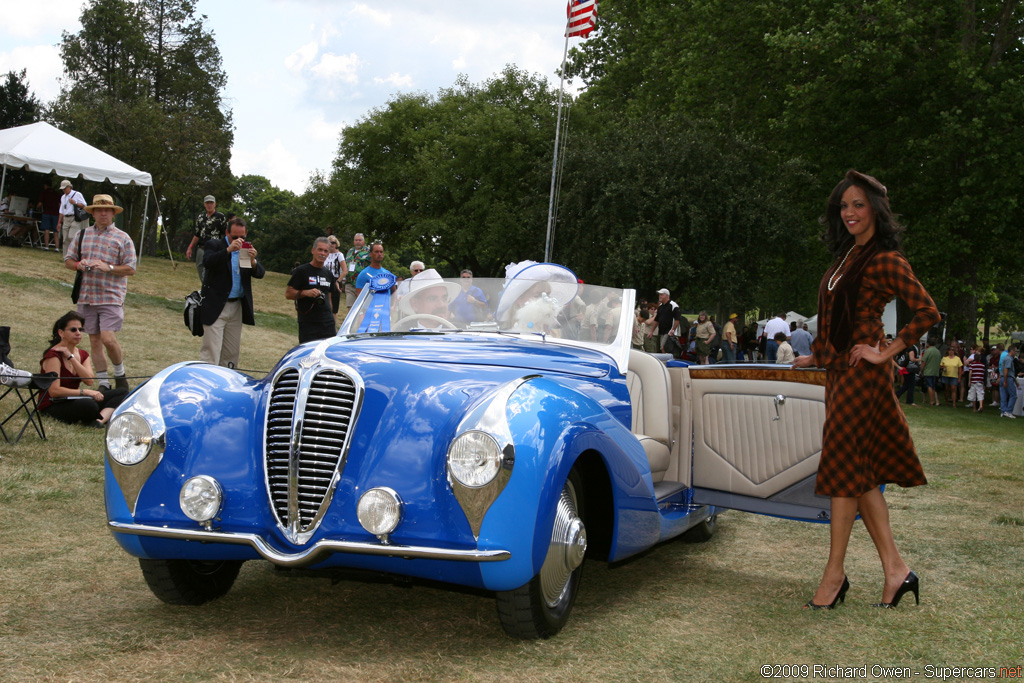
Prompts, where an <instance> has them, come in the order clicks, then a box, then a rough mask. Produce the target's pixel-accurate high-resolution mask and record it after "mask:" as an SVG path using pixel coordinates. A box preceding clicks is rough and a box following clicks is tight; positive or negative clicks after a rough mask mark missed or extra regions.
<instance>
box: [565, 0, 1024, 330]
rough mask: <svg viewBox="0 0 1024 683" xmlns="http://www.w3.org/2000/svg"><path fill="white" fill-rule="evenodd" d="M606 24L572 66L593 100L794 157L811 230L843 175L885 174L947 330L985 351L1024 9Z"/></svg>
mask: <svg viewBox="0 0 1024 683" xmlns="http://www.w3.org/2000/svg"><path fill="white" fill-rule="evenodd" d="M601 13H602V23H601V27H602V28H601V31H600V32H598V33H597V34H595V37H594V38H592V39H590V40H588V41H586V42H585V43H583V44H582V46H581V47H580V48H578V49H575V50H574V51H573V55H572V64H571V73H574V74H578V75H579V76H580V77H582V78H583V79H584V81H585V82H586V83H587V86H588V89H587V91H586V92H585V94H584V95H583V96H582V97H581V101H582V102H583V103H584V104H586V105H588V106H590V107H592V108H593V109H595V110H597V111H601V112H622V113H624V114H625V115H626V116H628V117H630V118H641V117H646V118H652V117H653V118H659V119H665V118H672V117H678V116H683V117H688V118H707V119H710V120H712V121H714V122H715V124H716V125H717V126H718V127H719V128H720V129H723V130H728V131H731V132H733V133H734V134H735V135H737V136H739V137H741V138H747V139H751V140H754V141H756V142H758V143H759V144H762V145H764V146H765V147H766V148H768V149H770V150H773V151H774V152H776V153H777V159H778V160H779V162H780V163H789V161H788V160H793V159H797V160H800V163H801V164H803V165H806V167H807V168H809V169H812V170H813V171H814V177H813V179H812V180H811V181H810V182H808V183H807V184H806V185H805V186H804V187H802V188H794V195H793V198H794V199H795V200H796V201H797V202H798V207H799V210H798V214H797V216H795V217H794V220H795V221H799V222H802V223H803V224H805V225H808V226H813V220H814V218H816V217H817V216H818V215H819V214H820V213H821V212H822V208H823V199H824V197H825V196H827V193H828V191H829V189H830V188H831V187H832V185H833V184H834V183H835V182H836V181H837V180H838V179H839V178H840V177H841V176H842V173H843V172H845V170H846V169H847V168H851V167H856V168H858V169H860V170H863V171H865V172H868V173H872V174H873V175H876V176H877V177H879V178H881V179H882V180H883V181H884V182H885V183H887V185H888V187H889V189H890V196H891V198H892V201H893V205H894V207H895V209H896V210H897V211H899V212H900V213H901V214H902V216H903V219H904V222H905V223H906V224H907V225H908V227H909V230H908V234H907V238H906V241H905V245H906V249H907V251H908V253H909V255H910V257H911V261H912V262H913V264H914V266H915V268H916V269H917V271H918V274H919V275H920V276H921V278H922V280H923V281H924V283H925V285H926V287H928V289H929V290H930V291H931V293H932V294H933V295H934V296H935V298H936V300H937V303H938V304H939V306H940V308H942V309H943V310H946V311H948V312H949V320H948V322H949V326H950V328H951V329H952V330H953V332H954V333H955V334H956V335H957V336H961V337H963V338H965V339H973V338H974V334H975V332H974V330H975V329H976V324H977V317H978V311H979V308H980V306H981V305H985V304H987V299H986V297H987V296H989V294H993V293H994V292H995V291H996V288H995V287H994V284H995V283H996V282H999V281H1005V280H1006V279H1007V277H1008V275H1009V274H1010V273H1012V272H1013V269H1014V268H1015V266H1014V265H1013V264H1012V263H1011V262H1010V258H1009V255H1010V254H1011V253H1012V250H1010V249H1007V248H1006V246H1007V244H1008V243H1009V242H1010V241H1011V240H1012V239H1013V238H1014V236H1015V235H1016V234H1017V233H1018V231H1019V229H1018V228H1017V226H1016V225H1015V224H1014V223H1015V216H1016V214H1017V212H1018V211H1019V207H1020V205H1021V199H1022V194H1024V193H1022V190H1021V188H1022V187H1024V183H1022V181H1024V163H1022V158H1021V157H1022V154H1024V152H1022V150H1024V128H1022V127H1021V126H1020V125H1019V121H1020V120H1021V118H1022V115H1024V64H1022V60H1024V50H1022V37H1024V5H1022V4H1021V3H1020V2H1019V1H1018V0H969V1H968V0H937V1H936V2H931V3H916V2H914V3H908V2H905V1H904V0H864V1H862V2H857V3H836V2H834V1H833V0H798V1H795V2H786V3H780V2H777V1H776V0H750V2H746V3H743V8H742V11H737V7H736V5H735V3H730V2H726V1H725V0H690V1H688V2H682V3H668V4H666V3H655V2H652V1H650V0H640V1H638V2H623V1H622V0H605V1H604V2H602V4H601ZM811 232H813V231H812V230H808V234H810V233H811ZM808 239H810V237H808ZM979 296H980V298H979ZM998 308H999V306H998V302H996V303H995V304H994V306H993V311H996V310H998Z"/></svg>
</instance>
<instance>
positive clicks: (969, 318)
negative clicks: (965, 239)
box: [946, 259, 978, 344]
mask: <svg viewBox="0 0 1024 683" xmlns="http://www.w3.org/2000/svg"><path fill="white" fill-rule="evenodd" d="M949 275H950V293H949V299H948V303H947V306H946V312H947V313H948V316H947V318H946V329H947V331H948V335H947V340H951V339H962V340H964V341H965V342H966V343H967V344H973V343H974V342H975V340H976V339H977V338H978V296H977V295H976V294H975V293H974V292H975V287H976V285H977V282H978V269H977V266H976V265H975V264H974V262H973V261H971V260H970V259H958V260H956V261H954V262H953V263H952V266H951V268H950V273H949Z"/></svg>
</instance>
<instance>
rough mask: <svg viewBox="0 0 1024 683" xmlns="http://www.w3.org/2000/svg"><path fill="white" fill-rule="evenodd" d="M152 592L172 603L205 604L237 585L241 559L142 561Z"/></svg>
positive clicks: (144, 573) (141, 565)
mask: <svg viewBox="0 0 1024 683" xmlns="http://www.w3.org/2000/svg"><path fill="white" fill-rule="evenodd" d="M139 566H140V567H142V576H143V578H144V579H146V584H147V585H148V586H149V590H151V591H153V595H155V596H156V597H158V598H160V599H161V600H163V601H164V602H166V603H168V604H171V605H202V604H203V603H204V602H209V601H210V600H214V599H216V598H219V597H221V596H222V595H224V594H225V593H227V592H228V591H229V590H231V586H232V585H234V583H235V579H236V578H237V577H238V570H239V569H241V568H242V560H217V561H199V560H143V559H140V560H139Z"/></svg>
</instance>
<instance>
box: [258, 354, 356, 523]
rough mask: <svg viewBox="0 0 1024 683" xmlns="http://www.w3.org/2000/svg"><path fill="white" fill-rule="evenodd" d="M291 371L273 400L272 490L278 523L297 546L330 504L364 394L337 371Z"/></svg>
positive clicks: (269, 469) (269, 434)
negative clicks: (353, 422) (335, 478)
mask: <svg viewBox="0 0 1024 683" xmlns="http://www.w3.org/2000/svg"><path fill="white" fill-rule="evenodd" d="M303 372H304V373H309V372H315V374H312V376H308V375H306V374H303V375H300V373H299V371H298V370H294V369H288V370H286V371H285V372H283V373H281V375H279V376H278V378H277V381H276V382H275V383H274V388H273V391H272V392H271V395H270V405H269V407H268V411H267V428H266V467H267V488H268V490H269V492H270V499H271V503H272V505H273V509H274V514H275V515H276V516H277V520H278V522H279V523H280V524H281V526H282V527H284V528H285V530H286V532H289V537H291V540H293V541H295V542H299V541H301V540H302V539H301V535H302V534H305V533H307V532H312V531H313V530H314V529H315V528H316V525H317V523H318V522H319V520H320V517H321V515H322V514H323V511H324V510H325V509H326V507H327V505H328V504H329V503H330V496H331V494H332V491H331V483H332V482H333V481H334V477H335V473H336V472H337V471H338V470H339V467H340V465H341V462H342V460H343V458H344V453H345V445H346V442H347V440H348V433H349V429H350V428H351V425H352V420H353V417H354V415H355V408H356V404H357V402H358V395H359V390H358V389H357V387H356V384H355V382H353V380H352V378H351V377H349V376H348V375H347V374H345V373H343V372H340V371H337V370H333V369H319V370H311V371H306V370H304V371H303Z"/></svg>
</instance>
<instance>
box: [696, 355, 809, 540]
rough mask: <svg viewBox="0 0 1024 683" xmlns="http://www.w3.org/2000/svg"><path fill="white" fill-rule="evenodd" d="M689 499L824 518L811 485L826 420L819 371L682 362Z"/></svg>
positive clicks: (795, 516)
mask: <svg viewBox="0 0 1024 683" xmlns="http://www.w3.org/2000/svg"><path fill="white" fill-rule="evenodd" d="M687 372H688V375H689V381H688V382H686V390H685V393H686V394H687V396H686V397H685V398H686V399H688V400H684V403H685V404H688V408H689V410H690V411H691V420H690V423H691V425H692V443H693V464H692V485H693V489H694V494H693V501H694V502H695V503H702V504H707V505H714V506H716V507H724V508H732V509H736V510H744V511H747V512H756V513H763V514H769V515H777V516H780V517H789V518H794V519H802V520H808V521H820V522H824V521H828V519H829V498H828V497H827V496H818V495H815V493H814V481H815V477H816V474H817V470H818V459H819V457H820V456H821V437H822V425H823V424H824V421H825V373H824V371H820V370H792V369H790V368H788V367H782V368H773V367H765V366H751V367H749V368H747V367H737V366H729V367H718V366H714V365H709V366H690V367H689V368H687Z"/></svg>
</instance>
